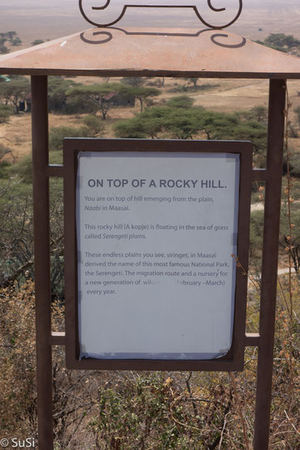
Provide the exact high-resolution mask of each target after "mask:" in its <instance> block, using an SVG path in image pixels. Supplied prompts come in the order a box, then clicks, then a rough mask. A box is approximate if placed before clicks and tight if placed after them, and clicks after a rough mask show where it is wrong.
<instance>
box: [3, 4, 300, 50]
mask: <svg viewBox="0 0 300 450" xmlns="http://www.w3.org/2000/svg"><path fill="white" fill-rule="evenodd" d="M83 1H84V4H85V5H86V6H87V10H88V11H91V8H90V7H91V6H101V5H103V4H104V2H105V0H83ZM153 1H157V2H158V3H164V4H172V2H173V1H174V0H160V1H159V0H136V3H139V4H142V3H146V4H147V3H149V2H153ZM130 2H132V3H133V2H134V0H127V1H126V3H129V4H130ZM120 3H121V4H123V0H111V4H110V6H109V8H107V10H106V11H104V12H102V11H100V12H99V11H97V20H99V21H101V18H105V17H104V15H105V14H106V17H107V19H108V21H109V20H111V19H114V18H116V16H118V15H119V12H120V6H118V5H120ZM176 3H177V4H178V3H179V4H189V5H191V4H195V5H197V6H198V8H199V10H200V11H201V13H202V12H203V14H204V15H206V16H205V18H208V19H209V20H210V21H211V22H214V23H215V24H217V23H218V20H221V21H223V20H225V21H227V19H229V20H231V18H233V17H234V16H235V14H236V11H237V7H238V0H212V4H213V6H214V7H216V8H220V7H226V8H227V12H226V13H211V14H210V15H208V14H207V12H208V11H209V10H208V8H207V1H206V0H175V4H176ZM243 4H244V8H243V12H242V15H241V17H240V18H239V20H238V22H236V24H234V25H233V26H231V27H230V28H229V29H228V31H230V32H233V33H237V34H240V35H243V36H245V37H250V38H255V39H258V38H259V37H260V36H262V37H263V35H265V34H268V33H269V32H275V33H279V32H285V33H287V34H288V33H291V34H294V35H295V36H296V35H297V34H298V38H300V36H299V34H300V25H299V24H300V0H285V1H282V0H243ZM115 11H116V12H115ZM98 17H99V19H98ZM91 18H92V17H91ZM149 25H150V26H159V27H162V26H166V27H174V28H176V27H180V26H190V27H197V28H202V25H201V24H200V23H199V21H198V20H197V18H196V17H195V14H194V13H193V11H190V10H178V9H177V10H176V9H173V10H172V9H169V10H165V9H158V10H154V9H148V10H146V9H144V8H142V9H137V8H135V9H134V8H130V10H128V11H127V12H126V14H125V17H124V19H122V22H119V24H118V26H149ZM87 28H90V24H89V23H87V22H86V21H85V20H84V19H83V18H82V17H81V15H80V12H79V9H78V0H44V1H43V0H0V32H1V31H9V30H15V31H17V32H18V34H19V35H20V37H21V39H22V40H23V42H24V43H26V44H27V43H30V42H31V41H32V40H34V39H44V40H45V39H54V38H57V37H62V36H65V35H68V34H72V33H75V32H77V31H82V30H84V29H87Z"/></svg>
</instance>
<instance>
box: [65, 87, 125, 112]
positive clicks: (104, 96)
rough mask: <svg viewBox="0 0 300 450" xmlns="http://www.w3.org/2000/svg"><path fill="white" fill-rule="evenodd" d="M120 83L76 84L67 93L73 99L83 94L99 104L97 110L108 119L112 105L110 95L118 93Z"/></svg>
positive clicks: (95, 103)
mask: <svg viewBox="0 0 300 450" xmlns="http://www.w3.org/2000/svg"><path fill="white" fill-rule="evenodd" d="M119 86H120V85H119V84H117V83H105V84H94V85H92V86H76V87H74V88H71V89H69V90H68V91H67V92H66V95H67V96H68V97H69V98H70V99H72V98H74V97H76V96H77V97H78V96H81V97H83V98H87V99H88V100H89V101H92V102H93V103H94V105H96V106H97V110H98V111H100V113H101V115H102V119H103V120H105V119H107V116H108V110H109V108H110V107H111V106H112V103H111V102H109V95H110V94H116V93H118V92H119V90H120V87H119Z"/></svg>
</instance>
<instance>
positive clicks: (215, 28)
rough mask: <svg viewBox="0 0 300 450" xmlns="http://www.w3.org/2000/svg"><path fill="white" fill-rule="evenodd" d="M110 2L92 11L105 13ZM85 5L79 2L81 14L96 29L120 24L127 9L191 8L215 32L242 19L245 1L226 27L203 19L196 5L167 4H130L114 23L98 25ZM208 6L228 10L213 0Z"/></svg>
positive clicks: (208, 1)
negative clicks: (216, 5) (217, 6)
mask: <svg viewBox="0 0 300 450" xmlns="http://www.w3.org/2000/svg"><path fill="white" fill-rule="evenodd" d="M95 1H96V0H95ZM110 2H111V0H106V3H105V4H104V5H103V6H92V7H91V9H92V10H93V11H95V10H96V11H103V10H104V9H106V8H107V7H108V6H109V5H110ZM83 4H84V0H79V9H80V12H81V14H82V16H83V17H84V18H85V20H86V21H87V22H89V23H91V24H92V25H95V26H96V27H102V28H103V27H108V26H110V25H114V24H115V23H117V22H119V20H121V19H122V17H123V16H124V14H125V12H126V10H127V8H177V9H178V8H180V9H182V8H189V9H193V10H194V12H195V14H196V16H197V17H198V19H199V20H200V22H202V23H203V25H205V26H206V27H208V28H212V29H214V30H220V29H223V28H227V27H229V26H230V25H232V24H233V23H234V22H236V21H237V19H238V18H239V17H240V15H241V12H242V9H243V1H242V0H239V8H238V11H237V14H236V15H235V17H234V19H232V20H231V21H230V22H228V23H226V24H224V25H217V26H214V25H211V24H209V23H208V22H207V21H206V20H204V19H203V17H202V16H201V14H200V13H199V11H198V7H197V6H195V5H166V4H162V5H135V4H132V5H130V4H126V5H124V6H123V8H122V10H121V13H120V15H119V16H118V17H117V19H115V20H113V21H112V22H109V23H98V22H94V21H93V20H91V19H89V17H88V15H87V12H86V11H85V8H84V6H83ZM207 4H208V7H209V8H210V9H211V10H212V11H214V12H222V11H225V10H226V8H215V7H214V6H213V5H212V3H211V0H207Z"/></svg>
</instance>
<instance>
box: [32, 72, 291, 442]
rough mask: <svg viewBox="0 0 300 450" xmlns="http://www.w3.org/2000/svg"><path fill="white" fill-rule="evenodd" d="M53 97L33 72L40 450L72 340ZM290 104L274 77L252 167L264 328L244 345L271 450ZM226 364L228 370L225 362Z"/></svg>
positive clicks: (259, 422)
mask: <svg viewBox="0 0 300 450" xmlns="http://www.w3.org/2000/svg"><path fill="white" fill-rule="evenodd" d="M199 75H200V74H199ZM178 76H179V75H178ZM206 76H208V75H206ZM236 77H238V74H233V76H232V78H236ZM47 97H48V93H47V76H42V75H36V76H32V125H33V130H32V141H33V142H32V148H33V172H34V177H33V184H34V186H33V188H34V241H35V274H36V275H35V283H36V333H37V393H38V418H39V428H38V432H39V448H40V450H53V411H52V358H51V347H52V346H54V345H62V346H65V345H66V343H67V338H66V336H65V333H53V332H51V299H50V257H49V253H50V245H49V242H50V236H49V235H50V231H49V228H50V227H49V177H52V176H54V177H64V175H65V172H66V167H64V166H62V165H58V166H51V165H49V164H48V109H47ZM285 104H286V80H284V79H271V80H270V89H269V130H268V148H267V167H266V168H265V169H260V170H252V173H251V177H252V181H264V182H265V183H266V200H265V218H264V219H265V222H264V241H263V264H262V286H261V300H260V330H259V333H257V334H247V333H246V334H244V336H243V339H242V345H241V347H240V348H241V351H243V349H244V347H249V346H254V347H257V348H258V369H257V389H256V411H255V428H254V450H268V448H269V424H270V406H271V395H272V368H273V344H274V329H275V310H276V284H277V262H278V237H279V221H280V205H281V177H282V158H283V137H284V123H285V115H284V111H285ZM66 162H67V161H66ZM66 189H68V186H66ZM67 276H68V274H67ZM67 320H69V321H70V320H72V317H68V318H67ZM74 326H75V324H74ZM223 367H224V369H225V365H224V366H223Z"/></svg>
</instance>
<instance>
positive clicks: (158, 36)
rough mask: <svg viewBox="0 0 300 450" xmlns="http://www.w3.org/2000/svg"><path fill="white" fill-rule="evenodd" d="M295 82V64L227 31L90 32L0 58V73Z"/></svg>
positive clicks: (298, 64) (298, 69)
mask: <svg viewBox="0 0 300 450" xmlns="http://www.w3.org/2000/svg"><path fill="white" fill-rule="evenodd" d="M1 73H2V74H6V73H10V74H23V75H95V76H170V77H171V76H181V77H184V76H185V77H202V78H269V79H274V78H277V79H288V78H290V79H293V78H294V79H299V78H300V59H298V58H296V57H293V56H290V55H287V54H285V53H282V52H279V51H276V50H273V49H270V48H267V47H264V46H262V45H259V44H256V43H254V42H252V41H250V40H247V39H245V38H243V37H240V36H237V35H234V34H230V33H228V32H227V31H226V32H224V31H220V30H211V29H162V28H160V29H146V28H119V27H109V28H92V29H89V30H86V31H84V32H82V33H76V34H73V35H71V36H67V37H63V38H60V39H56V40H54V41H51V42H46V43H44V44H41V45H38V46H34V47H31V48H29V49H25V50H20V51H17V52H14V53H11V54H8V55H4V56H1V57H0V74H1Z"/></svg>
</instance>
